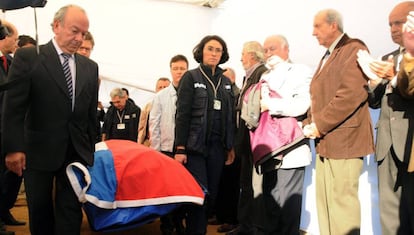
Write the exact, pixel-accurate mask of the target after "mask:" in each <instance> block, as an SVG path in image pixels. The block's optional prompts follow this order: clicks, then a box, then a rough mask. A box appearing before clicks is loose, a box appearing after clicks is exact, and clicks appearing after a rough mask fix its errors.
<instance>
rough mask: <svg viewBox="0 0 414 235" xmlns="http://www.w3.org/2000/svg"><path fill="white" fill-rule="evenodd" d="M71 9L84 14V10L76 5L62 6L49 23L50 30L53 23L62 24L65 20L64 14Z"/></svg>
mask: <svg viewBox="0 0 414 235" xmlns="http://www.w3.org/2000/svg"><path fill="white" fill-rule="evenodd" d="M72 7H75V8H78V9H79V10H81V11H83V12H84V13H85V14H86V12H85V10H84V9H83V8H82V7H80V6H78V5H74V4H69V5H66V6H63V7H61V8H60V9H59V10H58V11H57V12H56V13H55V16H54V17H53V22H52V23H51V26H52V28H53V23H55V22H59V23H64V22H63V21H64V19H65V16H66V13H67V12H68V9H69V8H72Z"/></svg>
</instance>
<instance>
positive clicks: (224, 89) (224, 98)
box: [175, 35, 235, 234]
mask: <svg viewBox="0 0 414 235" xmlns="http://www.w3.org/2000/svg"><path fill="white" fill-rule="evenodd" d="M193 55H194V59H195V60H196V61H197V62H198V63H200V65H199V66H198V67H197V68H195V69H192V70H189V71H187V72H186V73H185V74H184V75H183V77H182V79H181V81H180V85H179V87H178V93H177V113H176V127H175V145H176V151H175V159H176V160H177V161H179V162H181V163H182V164H184V165H185V167H186V168H187V169H188V170H189V171H190V172H191V174H192V175H193V176H194V178H195V179H196V180H197V181H198V182H199V183H200V185H201V186H202V187H203V188H204V190H205V191H206V199H205V201H204V205H203V206H199V205H190V206H189V207H188V216H187V234H205V233H206V228H207V211H208V209H211V208H213V207H214V201H215V198H216V195H217V191H218V186H219V182H220V176H221V172H222V169H223V166H224V164H225V163H226V164H231V163H232V162H233V160H234V154H232V152H233V151H231V149H232V143H233V138H234V123H235V122H234V115H233V108H234V107H233V104H234V97H233V94H232V89H231V82H230V80H229V79H228V78H227V77H225V76H223V70H222V69H221V68H220V67H218V65H219V64H222V63H225V62H226V61H227V60H228V59H229V54H228V51H227V46H226V43H225V42H224V40H223V39H222V38H220V37H219V36H217V35H209V36H206V37H204V38H203V39H202V40H201V41H200V43H199V44H198V45H197V46H196V47H195V48H194V50H193Z"/></svg>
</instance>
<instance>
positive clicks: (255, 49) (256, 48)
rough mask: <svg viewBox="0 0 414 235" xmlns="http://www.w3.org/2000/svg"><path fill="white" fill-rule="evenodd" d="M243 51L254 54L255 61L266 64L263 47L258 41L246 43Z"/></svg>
mask: <svg viewBox="0 0 414 235" xmlns="http://www.w3.org/2000/svg"><path fill="white" fill-rule="evenodd" d="M243 51H245V52H248V53H253V54H254V59H255V60H256V61H258V62H264V51H263V47H262V45H261V44H260V43H259V42H257V41H249V42H246V43H244V45H243Z"/></svg>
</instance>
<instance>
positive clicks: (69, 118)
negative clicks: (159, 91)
mask: <svg viewBox="0 0 414 235" xmlns="http://www.w3.org/2000/svg"><path fill="white" fill-rule="evenodd" d="M52 28H53V32H54V34H55V36H54V38H53V39H52V40H51V41H50V42H49V43H47V44H46V45H42V46H41V47H40V48H39V52H38V51H37V50H36V48H22V49H19V50H17V51H16V54H15V56H14V60H13V66H12V67H11V68H10V70H9V77H8V78H9V80H10V81H14V80H17V81H16V85H15V86H14V87H13V88H12V89H10V90H8V91H7V92H6V94H5V107H4V116H3V142H4V150H5V152H6V159H5V161H6V166H7V168H8V169H9V170H11V171H13V172H15V173H16V174H18V175H22V174H23V175H24V180H25V187H26V194H27V203H28V208H29V221H30V232H31V234H32V235H52V234H59V235H64V234H71V235H72V234H80V227H81V223H82V210H81V204H80V202H79V201H78V198H77V196H76V195H75V193H74V191H73V189H72V187H71V185H70V183H69V180H68V178H67V176H66V173H65V170H66V166H67V165H68V164H69V163H72V162H74V161H78V162H81V163H83V164H85V165H92V164H93V153H94V143H95V138H96V108H97V103H98V66H97V64H96V63H95V62H93V61H92V60H89V59H88V58H86V57H84V56H81V55H79V54H76V53H75V52H76V51H77V49H78V48H79V47H80V45H81V44H82V41H83V39H84V36H85V34H86V32H87V31H88V28H89V20H88V17H87V15H86V12H85V11H84V10H83V9H82V8H80V7H78V6H75V5H68V6H65V7H62V8H61V9H60V10H59V11H58V12H56V14H55V16H54V19H53V23H52ZM54 187H55V188H54ZM53 188H54V190H53ZM52 192H54V195H52Z"/></svg>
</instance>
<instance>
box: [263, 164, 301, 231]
mask: <svg viewBox="0 0 414 235" xmlns="http://www.w3.org/2000/svg"><path fill="white" fill-rule="evenodd" d="M304 175H305V168H304V167H300V168H292V169H278V170H273V171H270V172H267V173H265V174H264V175H263V196H264V201H265V205H266V213H265V214H266V217H267V218H266V220H265V222H266V226H265V231H266V232H265V234H269V235H299V227H300V215H301V209H302V192H303V179H304Z"/></svg>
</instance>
